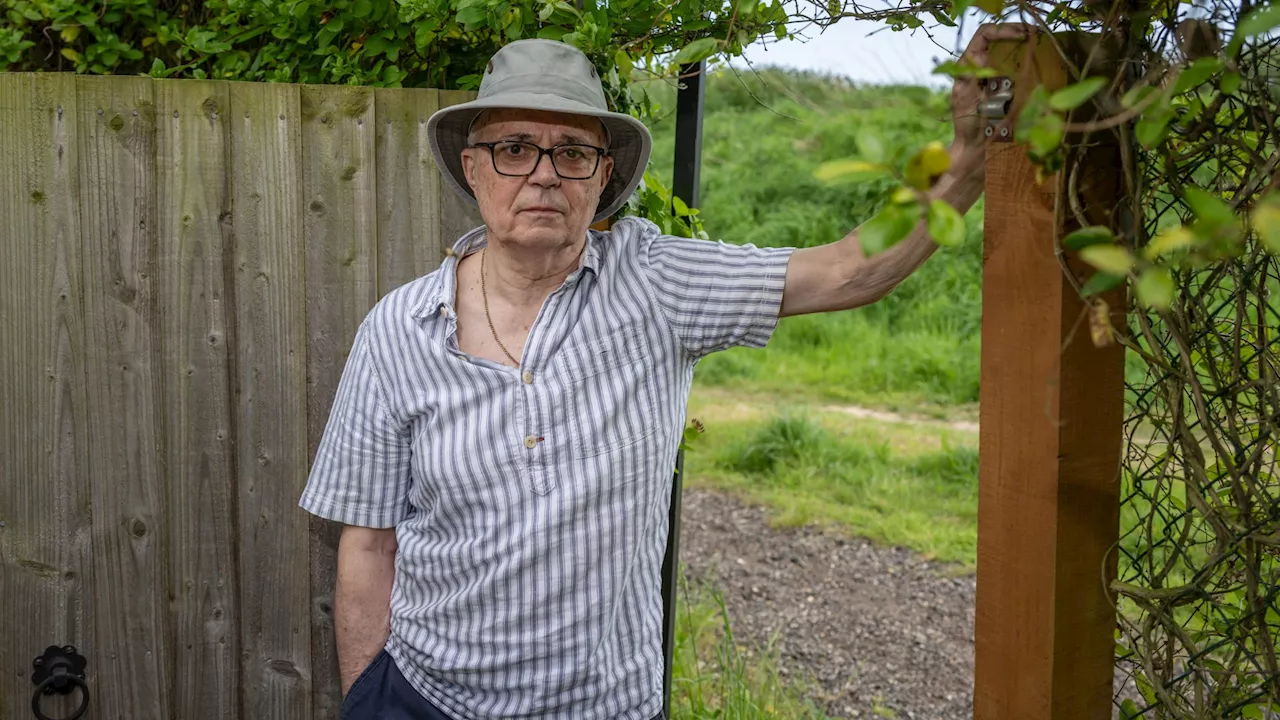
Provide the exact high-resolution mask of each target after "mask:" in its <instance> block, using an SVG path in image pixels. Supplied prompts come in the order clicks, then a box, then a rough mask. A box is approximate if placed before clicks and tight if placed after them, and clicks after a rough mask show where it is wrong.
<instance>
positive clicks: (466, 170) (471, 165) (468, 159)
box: [462, 150, 476, 192]
mask: <svg viewBox="0 0 1280 720" xmlns="http://www.w3.org/2000/svg"><path fill="white" fill-rule="evenodd" d="M462 174H463V175H464V176H466V178H467V185H469V186H470V187H471V191H472V192H475V189H476V156H475V153H472V152H468V150H463V151H462Z"/></svg>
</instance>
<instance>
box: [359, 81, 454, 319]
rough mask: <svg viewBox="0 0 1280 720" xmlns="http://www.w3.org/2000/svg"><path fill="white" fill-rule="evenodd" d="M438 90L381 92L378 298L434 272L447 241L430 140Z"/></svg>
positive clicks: (378, 96)
mask: <svg viewBox="0 0 1280 720" xmlns="http://www.w3.org/2000/svg"><path fill="white" fill-rule="evenodd" d="M439 96H440V93H439V91H437V90H425V91H424V90H406V89H378V90H377V91H376V92H375V94H374V98H375V105H376V111H377V124H378V134H377V167H378V176H377V180H378V188H379V189H380V192H379V193H378V294H379V295H385V294H387V293H388V292H391V291H392V290H394V289H396V288H398V287H400V286H401V285H403V284H405V283H407V282H409V281H410V280H412V279H414V278H416V277H419V276H422V275H425V274H427V273H429V272H431V271H432V270H433V269H435V268H436V267H437V266H438V265H439V264H440V261H441V260H442V259H443V258H444V249H445V248H446V247H448V246H449V244H450V243H451V242H452V241H449V240H446V239H445V238H446V236H445V235H444V233H443V230H442V228H441V225H442V224H443V223H442V222H441V221H440V213H441V203H440V198H441V194H440V193H441V190H442V189H445V188H443V187H442V185H443V183H441V181H440V171H439V170H438V169H437V168H436V163H435V160H434V159H433V158H432V156H431V146H430V145H429V144H428V142H427V118H429V117H431V113H433V112H435V110H436V108H438V107H439V106H440V105H439Z"/></svg>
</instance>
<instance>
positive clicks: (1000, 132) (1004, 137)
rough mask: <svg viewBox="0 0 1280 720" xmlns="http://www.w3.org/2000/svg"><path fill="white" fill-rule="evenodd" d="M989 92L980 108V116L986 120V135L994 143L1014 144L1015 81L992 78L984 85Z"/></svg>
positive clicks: (1004, 78) (1005, 78)
mask: <svg viewBox="0 0 1280 720" xmlns="http://www.w3.org/2000/svg"><path fill="white" fill-rule="evenodd" d="M984 88H985V89H986V91H987V92H988V95H987V97H986V99H984V100H983V101H982V104H981V105H980V106H979V109H978V112H979V114H980V115H981V116H982V117H983V118H985V119H986V121H987V127H986V131H985V132H986V135H987V137H989V138H991V139H992V141H994V142H1013V128H1012V127H1011V126H1012V124H1013V118H1012V117H1010V115H1009V110H1010V109H1011V108H1012V107H1013V80H1011V79H1009V78H1007V77H994V78H990V79H988V80H987V81H985V83H984Z"/></svg>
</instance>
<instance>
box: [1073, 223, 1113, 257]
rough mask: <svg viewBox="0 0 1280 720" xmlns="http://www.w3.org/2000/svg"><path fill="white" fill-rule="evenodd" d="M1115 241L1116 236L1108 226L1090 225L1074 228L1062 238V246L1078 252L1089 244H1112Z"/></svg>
mask: <svg viewBox="0 0 1280 720" xmlns="http://www.w3.org/2000/svg"><path fill="white" fill-rule="evenodd" d="M1115 241H1116V236H1115V235H1113V234H1112V233H1111V229H1110V228H1108V227H1104V226H1102V225H1091V226H1089V227H1084V228H1080V229H1079V230H1075V231H1073V232H1071V233H1070V234H1068V235H1067V236H1066V237H1064V238H1062V247H1064V248H1066V249H1068V250H1075V251H1077V252H1078V251H1080V250H1083V249H1084V248H1087V247H1089V246H1090V245H1103V244H1113V243H1115Z"/></svg>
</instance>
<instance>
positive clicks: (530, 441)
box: [524, 435, 538, 450]
mask: <svg viewBox="0 0 1280 720" xmlns="http://www.w3.org/2000/svg"><path fill="white" fill-rule="evenodd" d="M524 446H525V447H527V448H529V449H530V450H532V449H534V448H535V447H537V446H538V438H536V437H534V436H532V435H530V436H529V437H527V438H525V439H524Z"/></svg>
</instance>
